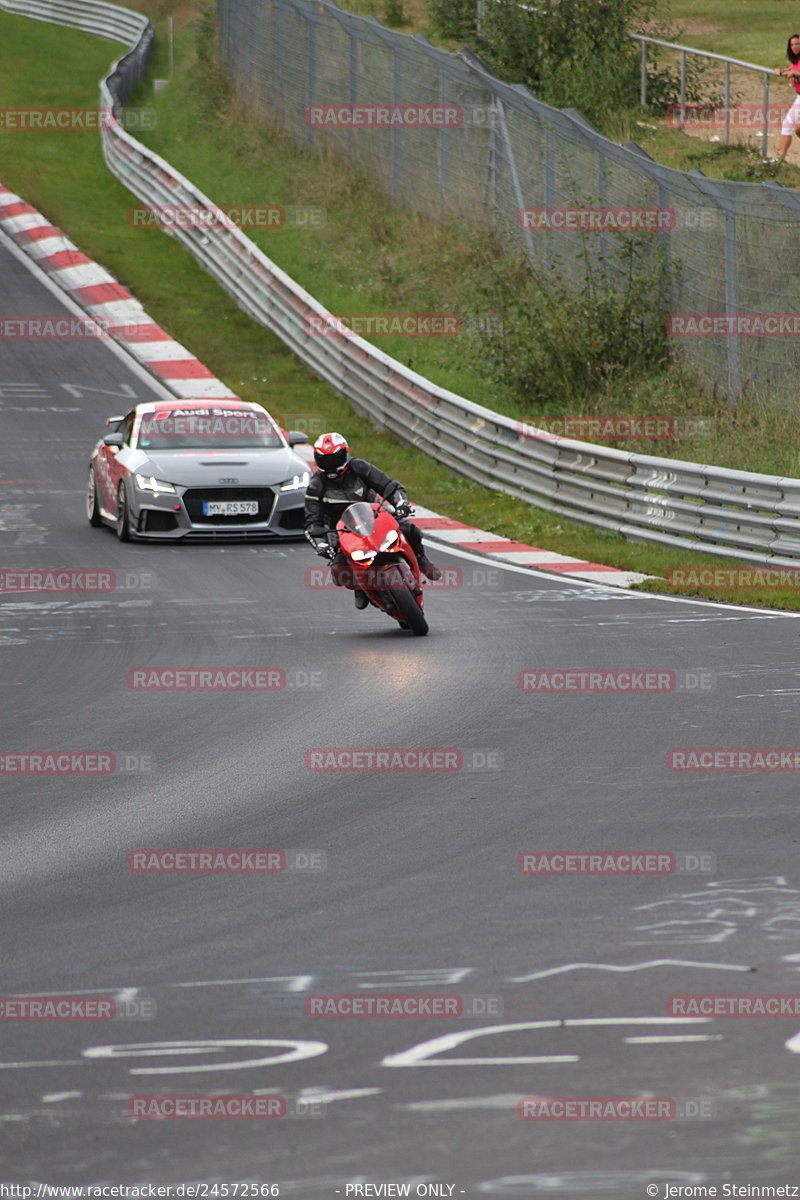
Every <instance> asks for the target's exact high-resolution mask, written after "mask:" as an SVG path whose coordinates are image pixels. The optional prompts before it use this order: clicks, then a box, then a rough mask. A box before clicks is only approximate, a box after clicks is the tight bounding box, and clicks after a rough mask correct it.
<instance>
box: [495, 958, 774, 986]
mask: <svg viewBox="0 0 800 1200" xmlns="http://www.w3.org/2000/svg"><path fill="white" fill-rule="evenodd" d="M653 967H701V968H703V969H705V970H707V971H749V970H750V967H749V966H747V967H743V966H740V965H739V964H738V963H710V962H692V961H691V960H687V959H682V958H653V959H650V961H649V962H640V963H629V964H627V965H623V966H621V965H617V964H615V963H585V962H584V963H567V964H566V965H565V966H563V967H548V968H547V969H546V970H544V971H533V972H531V974H529V975H512V976H510V977H509V982H510V983H531V982H532V981H533V980H534V979H546V978H547V977H548V976H550V975H564V974H566V973H567V972H568V971H618V972H623V973H624V972H628V971H648V970H650V969H651V968H653Z"/></svg>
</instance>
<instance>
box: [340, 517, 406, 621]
mask: <svg viewBox="0 0 800 1200" xmlns="http://www.w3.org/2000/svg"><path fill="white" fill-rule="evenodd" d="M336 531H337V533H338V535H339V549H340V550H341V552H342V554H343V555H344V556H345V558H346V559H347V566H348V569H349V570H351V571H352V573H353V585H354V586H355V587H357V588H360V589H361V590H362V591H363V592H365V593H366V595H367V597H368V599H369V600H370V602H371V603H372V604H374V605H375V607H376V608H380V609H382V610H383V612H385V613H387V614H388V615H389V616H390V617H393V618H394V619H395V620H396V621H398V622H400V623H403V624H407V622H408V614H407V613H401V612H400V611H399V610H398V608H397V605H396V603H395V602H394V600H393V594H396V593H397V592H398V590H400V591H406V592H408V593H409V595H410V596H412V597H413V598H414V599H415V601H416V605H417V606H418V609H419V612H420V616H421V612H422V606H423V602H422V587H421V584H420V570H419V564H418V562H417V558H416V555H415V554H414V551H413V550H412V548H411V546H410V545H409V543H408V541H407V540H406V538H405V536H404V534H403V531H402V529H401V528H400V526H399V525H398V523H397V520H396V518H395V517H394V516H393V514H392V513H391V512H390V511H388V510H387V509H386V507H384V506H383V505H382V504H377V503H375V504H369V503H367V502H366V501H361V502H359V503H356V504H352V505H351V506H350V508H348V509H347V511H346V512H345V513H344V514H343V516H342V518H341V519H340V520H339V521H338V522H337V524H336ZM365 556H368V557H369V559H370V561H366V562H365V561H364V558H365ZM426 632H427V628H426Z"/></svg>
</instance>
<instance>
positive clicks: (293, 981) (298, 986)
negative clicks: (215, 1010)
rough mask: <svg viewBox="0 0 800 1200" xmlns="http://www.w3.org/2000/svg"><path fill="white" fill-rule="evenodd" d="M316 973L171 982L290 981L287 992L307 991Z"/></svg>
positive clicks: (227, 984) (233, 983)
mask: <svg viewBox="0 0 800 1200" xmlns="http://www.w3.org/2000/svg"><path fill="white" fill-rule="evenodd" d="M315 978H316V976H314V975H264V976H261V977H260V978H257V979H200V980H196V981H193V982H191V983H171V984H170V987H174V988H194V987H236V986H237V985H238V984H241V983H288V984H289V986H288V987H287V989H286V990H287V992H307V991H308V989H309V988H310V987H311V985H312V983H313V982H314V979H315Z"/></svg>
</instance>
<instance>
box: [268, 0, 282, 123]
mask: <svg viewBox="0 0 800 1200" xmlns="http://www.w3.org/2000/svg"><path fill="white" fill-rule="evenodd" d="M273 11H274V13H275V21H274V28H275V40H274V42H273V44H272V51H273V53H272V78H271V79H270V102H271V103H272V104H273V105H276V102H277V100H278V96H279V94H280V93H279V87H278V80H279V79H280V78H281V66H282V65H283V4H282V3H281V0H274V4H273ZM283 123H284V121H283V114H281V125H283Z"/></svg>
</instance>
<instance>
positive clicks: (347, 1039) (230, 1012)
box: [0, 241, 800, 1200]
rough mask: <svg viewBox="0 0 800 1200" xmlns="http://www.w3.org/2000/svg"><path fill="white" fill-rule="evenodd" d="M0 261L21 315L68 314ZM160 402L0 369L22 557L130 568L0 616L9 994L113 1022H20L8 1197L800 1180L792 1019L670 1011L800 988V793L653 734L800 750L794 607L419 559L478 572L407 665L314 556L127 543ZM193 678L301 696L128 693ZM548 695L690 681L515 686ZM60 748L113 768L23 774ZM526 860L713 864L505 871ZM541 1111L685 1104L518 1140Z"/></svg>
mask: <svg viewBox="0 0 800 1200" xmlns="http://www.w3.org/2000/svg"><path fill="white" fill-rule="evenodd" d="M6 247H7V243H6V242H5V241H3V243H2V253H1V254H0V315H3V316H19V315H25V316H52V315H58V314H59V313H61V312H63V311H64V307H63V304H62V302H61V301H60V300H58V299H57V298H56V296H55V295H53V294H52V293H51V292H50V291H48V290H47V289H46V287H45V286H44V285H43V284H42V283H41V282H40V280H39V278H38V276H35V275H34V274H32V273H31V271H30V270H29V269H28V267H27V266H26V265H25V263H23V262H22V261H21V260H20V259H19V257H18V256H17V255H14V254H12V253H11V251H10V250H8V249H7V248H6ZM154 386H155V385H153V384H151V383H149V382H148V380H147V379H146V378H145V377H144V376H143V375H142V374H141V373H140V372H138V370H136V369H135V368H134V367H133V366H132V365H131V364H130V363H129V362H128V360H127V359H125V357H124V356H122V355H121V354H117V353H114V352H113V350H112V349H111V348H110V347H109V345H108V344H107V343H104V342H101V341H70V342H57V341H50V342H46V341H39V342H25V341H4V342H3V345H2V353H1V355H0V569H2V570H4V571H13V570H19V569H25V568H27V569H39V568H55V567H58V568H61V569H66V568H80V569H97V570H101V571H105V572H113V573H114V574H115V579H116V582H117V586H116V587H115V589H114V590H113V591H109V592H103V593H83V594H81V593H74V594H57V593H56V594H52V593H46V592H35V593H31V592H28V593H15V592H13V591H8V590H6V591H5V592H4V593H3V594H2V595H0V611H1V613H2V619H1V620H0V706H1V709H2V736H1V737H0V753H2V754H3V755H4V756H5V758H4V760H3V761H4V764H5V766H4V769H3V772H2V773H0V789H1V790H2V797H3V799H2V813H3V836H2V850H1V851H0V858H1V868H2V869H1V871H0V880H2V888H1V891H0V908H1V912H0V929H1V930H2V932H1V933H0V936H1V937H2V958H1V959H0V961H1V962H2V994H3V996H5V997H10V996H16V997H25V996H28V997H42V996H44V995H48V994H50V995H53V996H56V997H65V996H71V997H76V998H80V999H81V1001H82V1002H83V1001H85V1000H86V999H87V998H92V997H94V998H98V997H100V998H111V999H113V1000H114V1001H115V1003H116V1005H117V1006H118V1010H119V1014H121V1015H117V1017H115V1019H113V1020H61V1021H58V1020H48V1021H42V1020H16V1019H6V1020H3V1021H2V1022H0V1038H1V1039H2V1048H1V1050H0V1093H1V1094H2V1102H1V1103H0V1126H1V1127H2V1130H1V1133H0V1154H1V1155H2V1160H1V1161H0V1178H2V1179H3V1180H5V1181H7V1182H9V1183H22V1182H26V1181H31V1180H34V1181H44V1182H47V1183H52V1184H87V1183H102V1182H111V1183H114V1182H116V1183H127V1184H138V1183H147V1182H151V1183H165V1184H166V1183H172V1184H176V1183H181V1182H190V1181H197V1182H205V1183H208V1184H214V1183H220V1184H221V1183H233V1182H234V1181H250V1182H256V1183H259V1184H267V1183H273V1184H278V1185H280V1187H279V1194H280V1195H282V1196H293V1197H300V1198H305V1197H308V1200H314V1198H316V1197H328V1196H330V1197H333V1196H337V1195H339V1196H342V1197H344V1196H345V1195H356V1194H362V1195H364V1194H372V1195H379V1194H385V1195H386V1194H402V1191H401V1192H394V1193H393V1192H391V1191H384V1192H382V1193H381V1192H380V1191H372V1192H370V1191H368V1190H367V1191H364V1189H363V1188H362V1190H361V1192H360V1193H359V1192H358V1190H357V1189H356V1188H355V1185H364V1186H366V1185H373V1186H374V1187H376V1188H377V1187H378V1185H385V1184H390V1183H392V1184H396V1185H402V1184H410V1185H412V1186H411V1191H410V1194H412V1195H414V1194H420V1195H422V1194H428V1195H441V1196H449V1195H453V1196H456V1197H457V1196H483V1195H487V1196H526V1197H540V1196H547V1197H552V1196H557V1197H568V1198H570V1200H577V1198H579V1197H588V1196H594V1195H607V1196H613V1197H619V1198H623V1200H627V1198H628V1197H631V1198H634V1197H644V1196H645V1195H648V1194H649V1195H655V1194H658V1195H660V1196H666V1194H667V1185H668V1184H674V1185H693V1184H697V1185H716V1186H717V1188H718V1189H720V1190H719V1191H718V1194H719V1195H722V1194H723V1192H722V1190H721V1188H722V1185H723V1184H725V1183H728V1184H735V1185H739V1186H744V1185H748V1184H749V1185H762V1186H763V1185H767V1184H770V1185H778V1184H794V1185H800V1165H798V1164H800V1153H798V1129H797V1111H798V1098H800V1080H798V1065H799V1064H800V1059H798V1057H797V1053H793V1052H792V1046H791V1042H792V1039H795V1041H796V1043H797V1046H796V1049H797V1050H800V1032H799V1031H800V1017H798V1016H794V1017H792V1016H788V1017H787V1016H779V1017H760V1018H759V1017H738V1018H729V1017H725V1016H722V1017H710V1018H709V1017H698V1016H694V1017H690V1018H684V1019H683V1020H679V1019H676V1018H675V1017H674V1016H671V1015H670V1013H671V1011H673V1010H671V1009H670V1002H669V998H670V997H671V996H674V995H676V994H687V993H691V994H693V995H696V994H703V995H707V996H708V995H713V996H717V995H720V996H736V997H752V996H755V995H766V994H769V995H772V996H775V995H778V996H786V995H794V994H796V993H797V992H798V987H797V984H798V971H799V970H800V871H798V863H797V859H798V838H799V837H800V833H799V832H798V823H797V807H798V800H797V774H796V773H792V772H791V771H779V772H772V773H768V772H763V771H760V772H759V771H750V772H747V771H718V772H708V771H699V772H691V771H674V770H669V769H668V767H667V754H668V752H669V751H670V749H671V748H681V747H683V748H686V747H712V748H731V747H746V748H747V747H779V748H787V747H792V746H793V745H795V744H796V742H797V733H796V730H797V721H796V711H797V703H798V696H800V688H798V666H800V652H799V651H798V648H797V641H798V634H800V626H798V624H797V620H796V618H795V617H793V616H791V615H782V614H777V613H769V612H766V611H764V612H761V611H756V610H744V609H743V610H738V609H734V608H731V607H723V606H714V605H703V604H699V603H698V604H695V603H691V602H680V601H668V600H662V599H659V598H657V597H651V596H636V595H631V594H629V593H625V592H618V591H614V590H612V589H605V588H592V587H590V586H583V585H581V584H579V583H576V582H575V581H568V580H564V579H559V578H557V577H550V576H547V575H543V574H540V573H535V572H529V571H525V570H520V569H513V568H501V567H499V566H495V565H494V564H493V563H491V562H488V561H487V560H485V559H479V558H476V557H471V556H467V555H462V554H458V555H456V554H451V553H447V552H445V551H444V549H437V550H436V553H435V555H434V557H435V558H436V559H437V560H438V561H439V562H441V563H442V564H443V565H445V566H447V567H449V568H451V570H450V572H449V578H450V579H451V580H452V579H456V580H457V581H458V582H460V584H461V586H458V587H455V586H454V587H451V588H447V589H431V592H430V595H429V597H428V600H427V608H426V611H427V613H428V616H429V619H430V623H431V633H430V636H429V637H428V638H425V639H413V638H411V637H410V636H408V635H404V634H402V633H401V632H400V631H399V630H397V629H396V627H395V626H394V625H393V624H392V623H390V622H389V621H388V620H387V619H386V618H384V617H382V616H381V615H380V614H378V613H376V612H372V611H370V612H366V613H358V612H356V611H355V610H354V608H353V606H352V601H351V599H350V596H349V595H346V594H342V593H338V592H335V591H331V590H326V589H321V588H315V587H309V586H306V571H307V568H310V567H316V566H317V564H318V560H317V559H316V558H315V557H314V555H313V553H312V552H311V550H310V549H309V548H308V547H307V546H306V545H305V544H302V543H298V544H294V543H292V544H291V545H289V546H280V547H275V546H271V545H260V546H245V545H227V546H225V545H213V544H212V545H186V546H170V545H142V544H133V545H121V544H120V543H118V542H117V540H116V538H115V537H114V535H113V533H112V532H111V531H110V530H108V529H100V530H96V529H92V528H90V527H89V525H88V522H87V521H86V518H85V515H84V496H83V493H84V483H85V475H86V467H87V462H88V456H89V453H90V450H91V447H92V445H93V443H94V441H95V440H96V439H97V438H98V437H99V436H101V434H102V432H103V421H104V418H105V417H106V415H108V414H110V413H114V412H120V411H125V409H127V408H128V407H130V404H131V403H132V402H133V400H134V398H138V399H145V398H148V397H150V396H152V395H153V388H154ZM412 501H413V496H412ZM456 570H459V571H460V572H461V576H460V577H459V576H457V574H456ZM177 667H183V668H200V667H205V668H224V669H226V670H227V669H232V668H244V669H246V670H251V669H255V668H270V669H273V670H282V671H283V672H285V686H283V687H280V688H279V689H278V690H272V691H264V690H247V691H193V692H187V691H163V690H162V691H156V690H151V689H145V690H141V689H134V688H132V687H130V686H129V676H128V673H129V672H130V671H132V670H144V669H146V670H147V671H151V670H153V671H155V670H164V669H167V668H177ZM563 667H574V668H594V669H597V668H635V669H636V670H644V669H658V670H659V671H662V672H664V671H672V672H675V679H676V681H677V686H676V687H674V688H672V689H671V690H669V691H666V692H664V691H661V692H658V693H654V694H645V695H634V694H622V695H620V694H613V693H609V692H607V691H605V692H596V691H595V692H592V693H590V694H568V695H559V694H541V693H539V694H531V693H526V692H523V691H521V690H520V688H519V686H518V677H519V674H520V672H524V671H533V670H537V669H541V668H563ZM280 678H281V680H284V676H281V677H280ZM670 678H671V677H670ZM698 685H701V686H698ZM330 748H345V749H354V748H373V749H374V748H384V749H401V750H404V749H429V750H432V749H436V748H438V749H440V750H449V751H450V752H451V753H450V757H449V758H447V759H445V760H444V761H445V762H449V763H450V764H451V765H452V764H453V763H455V764H457V766H458V769H454V770H431V769H428V770H418V771H408V770H360V771H347V770H339V771H331V770H311V769H309V767H308V765H307V762H310V761H312V760H309V759H307V752H309V751H310V750H314V749H330ZM48 751H50V752H55V751H58V752H71V753H78V752H93V753H97V754H101V755H105V756H106V758H110V756H113V763H114V768H115V769H114V770H113V773H110V774H103V775H84V776H81V775H75V774H59V775H43V774H30V773H28V774H26V773H21V772H17V771H16V769H15V768H14V769H11V770H9V763H11V764H12V767H13V764H14V763H18V762H20V761H24V760H19V759H10V758H9V756H10V755H18V754H23V755H24V754H42V753H44V752H48ZM455 751H458V752H459V753H458V754H454V752H455ZM316 761H322V762H323V763H324V762H325V761H326V760H325V759H324V758H323V759H322V760H316ZM430 761H431V762H433V761H434V760H433V759H431V760H430ZM141 848H158V849H165V848H167V849H170V848H171V849H177V848H182V849H187V848H188V849H192V850H197V849H214V848H228V849H230V848H237V849H261V850H263V849H269V850H274V851H275V850H280V851H285V852H286V856H287V857H286V863H287V869H286V870H281V871H278V872H271V873H264V872H260V873H259V872H252V871H250V872H245V873H242V872H240V873H231V872H227V873H185V872H184V873H175V872H162V873H143V872H137V871H134V870H131V869H129V860H128V855H129V853H130V852H132V851H134V850H137V849H141ZM542 851H551V852H555V851H563V852H567V851H569V852H587V853H588V852H592V853H594V852H599V851H603V852H610V851H636V852H645V851H648V852H652V853H654V854H659V855H662V856H663V855H665V854H673V853H677V854H681V853H685V854H690V855H694V856H695V858H694V859H690V860H689V865H690V866H691V865H692V864H694V866H697V865H698V862H699V864H700V865H701V866H702V867H703V868H704V869H703V871H702V872H701V873H691V872H689V873H686V872H682V873H681V872H676V871H671V872H670V873H661V874H655V875H643V874H637V875H628V876H626V875H620V874H616V875H614V874H603V875H574V874H573V875H568V874H551V875H542V874H538V875H531V874H524V873H522V872H520V870H519V869H518V857H517V856H518V855H519V854H520V853H525V852H531V853H532V852H542ZM300 852H302V853H300ZM701 856H706V857H704V858H703V857H701ZM708 856H713V857H708ZM671 861H672V860H670V862H671ZM281 862H283V860H281ZM289 867H291V868H292V869H288V868H289ZM331 995H335V996H356V997H357V998H360V999H361V1001H362V1002H363V1001H364V999H365V998H372V1001H373V1003H374V1001H375V998H376V997H387V996H389V997H395V998H409V997H412V998H413V997H417V998H418V997H421V996H424V997H428V998H431V997H440V1008H443V1009H444V1010H445V1012H446V1014H447V1015H445V1016H440V1015H439V1016H437V1015H435V1014H434V1015H427V1014H423V1015H422V1016H404V1017H399V1018H398V1017H391V1016H384V1017H376V1016H358V1015H357V1016H334V1017H316V1016H311V1015H307V1009H308V1010H311V1009H312V1008H313V1004H312V1002H313V1000H314V998H315V997H321V996H331ZM441 998H450V999H449V1000H448V1003H447V1004H444V1003H443V1001H442V999H441ZM453 998H455V999H453ZM454 1005H455V1007H454ZM362 1007H363V1004H362ZM422 1007H423V1009H424V1007H425V1005H423V1006H422ZM429 1007H430V1005H429ZM457 1010H458V1011H462V1010H467V1013H468V1014H469V1015H463V1013H462V1015H457ZM6 1012H8V1010H7V1009H6ZM497 1027H499V1029H497ZM487 1029H491V1030H495V1031H494V1032H488V1033H487V1032H485V1031H486V1030H487ZM175 1095H179V1096H205V1097H209V1096H213V1097H220V1096H228V1097H232V1096H247V1097H253V1096H254V1095H261V1096H262V1097H280V1098H281V1101H280V1104H278V1105H277V1108H275V1109H273V1111H277V1110H278V1109H279V1110H280V1112H281V1113H282V1114H283V1115H282V1116H280V1117H279V1119H254V1118H249V1119H228V1120H225V1119H210V1120H192V1119H166V1118H165V1119H133V1118H132V1117H131V1116H130V1115H129V1105H130V1102H131V1097H150V1096H158V1097H161V1098H162V1100H163V1098H164V1097H170V1096H175ZM523 1097H528V1098H530V1097H546V1098H551V1099H552V1098H559V1097H560V1098H564V1097H583V1098H600V1097H603V1098H615V1099H619V1098H630V1097H651V1098H660V1099H662V1100H665V1099H668V1100H669V1101H670V1102H671V1107H669V1108H668V1109H664V1108H662V1109H660V1110H659V1111H660V1112H661V1113H662V1114H663V1113H665V1112H667V1113H668V1116H667V1117H665V1118H664V1119H659V1120H645V1119H622V1120H594V1121H592V1120H580V1121H578V1120H570V1119H567V1120H545V1119H537V1120H525V1119H521V1117H520V1110H519V1108H518V1102H519V1101H520V1100H521V1098H523ZM138 1111H139V1112H140V1113H142V1112H143V1111H144V1110H142V1109H139V1110H138ZM163 1111H166V1110H163ZM525 1111H526V1112H528V1111H529V1110H527V1109H526V1110H525ZM648 1185H649V1186H650V1188H651V1189H653V1188H655V1190H654V1191H653V1190H651V1191H650V1192H648V1191H647V1188H648ZM348 1189H349V1190H348ZM415 1189H421V1190H418V1191H415ZM209 1194H211V1193H210V1192H209ZM219 1194H222V1193H219ZM231 1194H232V1193H231ZM727 1194H730V1195H733V1194H735V1193H733V1192H729V1193H727ZM740 1194H745V1193H740ZM752 1194H755V1193H752ZM787 1194H791V1193H787Z"/></svg>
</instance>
